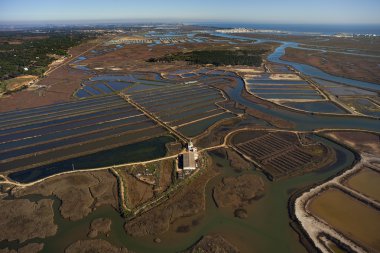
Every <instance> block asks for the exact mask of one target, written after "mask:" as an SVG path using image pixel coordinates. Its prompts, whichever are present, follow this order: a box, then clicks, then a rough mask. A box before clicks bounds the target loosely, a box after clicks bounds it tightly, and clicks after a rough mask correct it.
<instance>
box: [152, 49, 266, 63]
mask: <svg viewBox="0 0 380 253" xmlns="http://www.w3.org/2000/svg"><path fill="white" fill-rule="evenodd" d="M266 52H267V50H264V49H258V50H202V51H192V52H186V53H182V52H181V53H175V54H168V55H165V56H163V57H159V58H150V59H148V60H147V61H148V62H173V61H187V62H190V63H192V64H213V65H215V66H222V65H247V66H256V67H258V66H260V65H261V63H262V55H263V54H264V53H266Z"/></svg>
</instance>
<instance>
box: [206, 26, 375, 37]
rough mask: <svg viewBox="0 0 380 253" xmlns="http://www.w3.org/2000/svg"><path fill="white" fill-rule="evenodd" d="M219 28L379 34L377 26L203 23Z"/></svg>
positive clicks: (327, 33) (330, 33) (326, 33)
mask: <svg viewBox="0 0 380 253" xmlns="http://www.w3.org/2000/svg"><path fill="white" fill-rule="evenodd" d="M204 25H210V26H214V27H219V28H238V27H244V28H250V29H262V30H279V31H287V32H290V33H295V34H297V33H318V34H325V35H332V34H337V33H350V34H378V35H379V34H380V26H379V25H310V24H308V25H302V24H301V25H300V24H249V23H205V24H204Z"/></svg>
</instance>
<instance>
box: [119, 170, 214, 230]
mask: <svg viewBox="0 0 380 253" xmlns="http://www.w3.org/2000/svg"><path fill="white" fill-rule="evenodd" d="M216 174H217V172H216V171H215V170H214V169H213V168H211V167H210V166H209V168H207V169H206V171H204V172H203V174H202V175H201V176H198V177H197V178H195V179H194V180H193V181H191V182H190V183H189V184H188V185H187V186H185V187H184V188H183V189H181V190H180V191H179V192H178V193H176V195H174V196H173V197H172V198H170V199H169V200H168V201H166V202H165V203H163V204H162V205H160V206H158V207H156V208H154V209H152V210H150V211H148V212H146V213H143V214H142V215H140V216H138V217H136V218H135V219H133V220H131V221H127V223H126V224H125V230H126V232H127V233H128V234H129V235H132V236H145V235H158V234H161V233H164V232H166V231H167V230H168V229H169V226H170V224H172V223H173V222H175V221H176V220H178V219H179V218H182V217H190V216H193V215H196V214H200V213H201V212H202V211H203V210H204V209H205V185H206V183H207V182H208V180H209V179H211V178H213V177H214V176H215V175H216Z"/></svg>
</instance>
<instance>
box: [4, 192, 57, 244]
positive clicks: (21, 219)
mask: <svg viewBox="0 0 380 253" xmlns="http://www.w3.org/2000/svg"><path fill="white" fill-rule="evenodd" d="M0 207H1V208H0V231H1V233H0V241H3V240H8V241H14V240H18V241H19V242H24V241H26V240H29V239H33V238H45V237H49V236H52V235H55V233H56V232H57V225H56V224H54V212H53V200H49V199H43V200H39V201H37V202H32V201H30V200H27V199H14V200H4V199H2V200H0Z"/></svg>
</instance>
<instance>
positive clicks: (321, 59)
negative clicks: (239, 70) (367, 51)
mask: <svg viewBox="0 0 380 253" xmlns="http://www.w3.org/2000/svg"><path fill="white" fill-rule="evenodd" d="M281 59H282V60H285V61H294V62H298V63H303V64H308V65H311V66H314V67H316V68H319V69H321V70H323V71H324V72H326V73H329V74H332V75H335V76H341V77H346V78H350V79H355V80H360V81H365V82H371V83H378V84H380V65H379V64H380V58H379V57H365V56H357V55H348V54H341V53H330V52H328V53H325V52H321V51H310V50H302V49H296V48H286V50H285V55H284V56H283V57H281Z"/></svg>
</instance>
